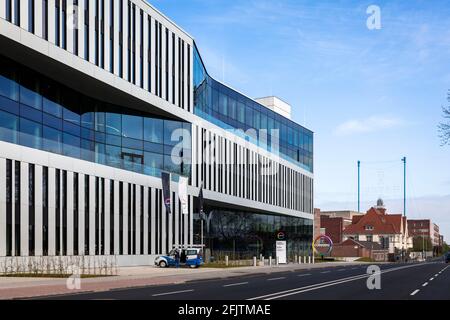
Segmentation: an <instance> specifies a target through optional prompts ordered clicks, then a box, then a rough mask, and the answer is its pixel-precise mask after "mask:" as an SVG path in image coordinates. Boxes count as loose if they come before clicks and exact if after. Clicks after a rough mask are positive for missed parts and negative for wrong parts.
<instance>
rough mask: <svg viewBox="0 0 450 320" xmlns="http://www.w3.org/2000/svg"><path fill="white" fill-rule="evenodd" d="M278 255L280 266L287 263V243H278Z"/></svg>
mask: <svg viewBox="0 0 450 320" xmlns="http://www.w3.org/2000/svg"><path fill="white" fill-rule="evenodd" d="M276 254H277V261H278V263H280V264H286V263H287V251H286V241H277V242H276Z"/></svg>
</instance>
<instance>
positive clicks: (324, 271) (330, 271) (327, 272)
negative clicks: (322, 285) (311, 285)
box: [321, 271, 331, 273]
mask: <svg viewBox="0 0 450 320" xmlns="http://www.w3.org/2000/svg"><path fill="white" fill-rule="evenodd" d="M330 272H331V271H322V272H321V273H330Z"/></svg>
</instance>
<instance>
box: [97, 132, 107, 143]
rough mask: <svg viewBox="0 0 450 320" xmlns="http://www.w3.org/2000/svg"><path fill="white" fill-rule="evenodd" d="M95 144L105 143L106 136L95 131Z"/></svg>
mask: <svg viewBox="0 0 450 320" xmlns="http://www.w3.org/2000/svg"><path fill="white" fill-rule="evenodd" d="M95 142H98V143H105V142H106V135H105V134H104V133H103V132H98V131H95Z"/></svg>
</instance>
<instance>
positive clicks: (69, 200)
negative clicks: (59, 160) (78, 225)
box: [66, 171, 74, 256]
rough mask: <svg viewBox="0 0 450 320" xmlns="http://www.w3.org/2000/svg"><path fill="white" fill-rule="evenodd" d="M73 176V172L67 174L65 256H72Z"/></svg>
mask: <svg viewBox="0 0 450 320" xmlns="http://www.w3.org/2000/svg"><path fill="white" fill-rule="evenodd" d="M73 181H74V175H73V172H70V171H69V172H67V187H66V188H67V190H66V191H67V199H66V200H67V230H66V232H67V255H69V256H72V255H73V238H74V233H73V230H74V223H73V217H74V215H73V201H74V183H73Z"/></svg>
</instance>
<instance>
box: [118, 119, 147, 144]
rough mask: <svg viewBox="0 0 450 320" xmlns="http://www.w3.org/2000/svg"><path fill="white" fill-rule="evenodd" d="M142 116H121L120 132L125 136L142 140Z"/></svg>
mask: <svg viewBox="0 0 450 320" xmlns="http://www.w3.org/2000/svg"><path fill="white" fill-rule="evenodd" d="M143 126H144V122H143V118H142V117H138V116H131V115H123V116H122V134H123V136H124V137H126V138H133V139H139V140H142V138H143V132H144V130H143Z"/></svg>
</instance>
